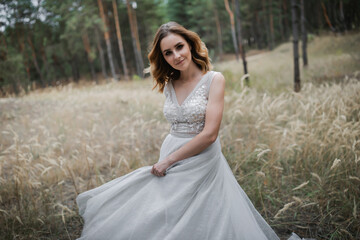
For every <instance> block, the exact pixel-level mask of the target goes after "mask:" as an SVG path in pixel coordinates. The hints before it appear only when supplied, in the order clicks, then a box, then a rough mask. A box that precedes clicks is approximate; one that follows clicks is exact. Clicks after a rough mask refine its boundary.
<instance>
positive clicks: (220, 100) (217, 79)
mask: <svg viewBox="0 0 360 240" xmlns="http://www.w3.org/2000/svg"><path fill="white" fill-rule="evenodd" d="M224 89H225V78H224V76H223V75H222V74H216V75H215V76H214V79H213V81H212V84H211V86H210V91H209V100H208V104H207V107H206V113H205V126H204V129H203V130H202V131H201V132H200V133H199V134H198V135H196V136H195V137H194V138H193V139H191V140H190V141H189V142H188V143H186V144H185V145H184V146H182V147H181V148H179V149H178V150H176V151H175V152H173V153H171V154H170V155H169V156H167V157H166V159H164V160H163V161H161V162H158V163H156V164H155V165H154V166H153V169H152V171H151V172H152V173H153V174H155V175H157V176H164V173H165V171H166V169H167V168H168V167H169V166H171V165H172V164H174V163H176V162H178V161H180V160H183V159H186V158H189V157H192V156H194V155H196V154H198V153H200V152H202V151H203V150H205V149H206V148H207V147H208V146H210V145H211V144H212V143H213V142H214V141H215V140H216V138H217V136H218V133H219V128H220V124H221V119H222V114H223V109H224Z"/></svg>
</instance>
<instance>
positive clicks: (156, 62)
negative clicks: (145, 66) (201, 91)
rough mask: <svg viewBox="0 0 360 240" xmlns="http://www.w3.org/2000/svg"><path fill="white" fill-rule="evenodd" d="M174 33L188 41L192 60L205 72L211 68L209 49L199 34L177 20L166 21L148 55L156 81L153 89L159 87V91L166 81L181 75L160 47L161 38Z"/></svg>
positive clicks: (157, 33) (156, 35)
mask: <svg viewBox="0 0 360 240" xmlns="http://www.w3.org/2000/svg"><path fill="white" fill-rule="evenodd" d="M172 33H173V34H178V35H180V36H182V37H183V38H184V39H185V40H186V41H187V43H188V44H189V46H190V49H191V55H192V60H193V61H194V63H195V64H196V65H197V66H198V67H199V68H200V69H201V71H202V72H203V73H206V72H207V71H209V70H210V69H211V63H210V58H209V54H208V50H207V48H206V46H205V44H204V43H203V42H202V41H201V39H200V37H199V35H198V34H197V33H195V32H193V31H190V30H187V29H186V28H184V27H183V26H181V25H180V24H178V23H176V22H168V23H165V24H163V25H161V26H160V27H159V29H158V30H157V32H156V34H155V37H154V41H153V43H152V45H151V50H150V53H149V55H148V59H149V61H150V72H151V75H152V76H153V78H154V81H155V86H154V87H153V89H155V88H156V87H158V90H159V92H163V91H164V87H165V84H166V82H168V81H171V80H177V79H179V77H180V71H179V70H176V69H174V68H173V67H171V66H170V65H169V64H168V63H167V62H166V60H165V59H164V56H163V55H162V52H161V48H160V42H161V40H162V39H163V38H165V37H166V36H168V35H169V34H172Z"/></svg>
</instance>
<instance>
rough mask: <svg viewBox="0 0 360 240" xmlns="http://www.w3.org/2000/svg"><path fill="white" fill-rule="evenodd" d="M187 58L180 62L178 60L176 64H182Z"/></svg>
mask: <svg viewBox="0 0 360 240" xmlns="http://www.w3.org/2000/svg"><path fill="white" fill-rule="evenodd" d="M184 60H185V59H183V60H181V61H180V62H177V63H176V65H180V64H182V63H183V62H184Z"/></svg>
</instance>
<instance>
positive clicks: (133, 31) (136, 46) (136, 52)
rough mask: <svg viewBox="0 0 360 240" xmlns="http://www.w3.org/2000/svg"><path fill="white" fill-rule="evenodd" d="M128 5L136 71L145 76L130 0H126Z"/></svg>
mask: <svg viewBox="0 0 360 240" xmlns="http://www.w3.org/2000/svg"><path fill="white" fill-rule="evenodd" d="M126 6H127V12H128V17H129V24H130V30H131V39H132V44H133V48H134V55H135V63H136V72H137V74H138V76H140V77H143V75H144V73H143V69H144V62H143V60H142V57H141V49H140V42H139V37H138V34H137V27H136V23H135V21H134V16H133V13H132V9H131V8H132V7H131V6H130V1H129V0H126Z"/></svg>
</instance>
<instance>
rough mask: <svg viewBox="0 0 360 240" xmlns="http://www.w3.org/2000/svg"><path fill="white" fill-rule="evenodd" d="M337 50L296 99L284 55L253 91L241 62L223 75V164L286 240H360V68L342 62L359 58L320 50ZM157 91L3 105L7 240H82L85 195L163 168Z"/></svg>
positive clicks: (133, 89)
mask: <svg viewBox="0 0 360 240" xmlns="http://www.w3.org/2000/svg"><path fill="white" fill-rule="evenodd" d="M355 37H358V35H355ZM341 39H342V38H341ZM351 39H353V38H351ZM339 41H340V43H339V44H338V45H339V46H341V47H342V48H345V47H343V46H344V44H343V43H341V41H342V40H339ZM321 42H323V44H321ZM328 42H330V43H331V41H329V40H328V38H323V39H315V40H314V41H313V42H312V43H310V46H309V48H310V49H311V48H313V51H312V52H310V54H311V55H310V57H311V58H310V63H311V59H317V60H318V63H317V64H318V65H317V66H323V67H319V68H318V69H317V71H315V69H312V67H311V66H312V65H310V66H309V67H308V69H304V70H303V72H306V73H307V74H308V75H305V76H307V77H308V79H306V81H305V82H306V83H305V84H304V86H303V89H302V91H301V93H298V94H295V93H293V92H292V91H291V88H292V81H291V80H289V79H292V78H291V77H289V76H288V75H291V74H290V73H291V71H289V69H286V68H285V67H284V65H285V64H286V60H281V59H282V57H285V55H281V54H282V51H283V50H282V49H283V48H287V45H286V44H285V45H282V46H280V47H279V48H278V49H277V50H275V51H274V52H271V53H267V54H265V55H262V56H261V57H259V56H258V57H257V58H255V59H253V60H252V61H253V63H252V65H255V66H258V68H257V69H255V68H254V69H252V72H253V75H256V74H258V76H257V77H256V78H255V77H252V79H251V81H252V88H251V89H249V88H245V89H244V88H242V87H241V84H240V83H239V79H240V77H241V73H240V72H237V71H238V70H237V69H233V68H232V66H237V67H238V65H236V63H235V62H229V63H227V64H225V65H221V64H218V65H217V69H220V70H222V71H224V72H225V75H227V90H226V107H225V112H224V119H223V122H222V127H221V133H220V135H221V142H222V146H223V152H224V154H225V156H226V157H227V160H228V162H229V164H230V165H231V167H232V169H233V172H234V174H235V177H236V178H237V180H238V181H239V183H240V184H241V186H242V187H243V188H244V189H245V191H246V192H247V194H248V195H249V197H250V198H251V199H252V200H253V202H254V204H255V206H256V207H257V209H258V210H259V211H260V212H261V213H262V215H263V216H264V217H265V218H266V219H267V220H268V221H269V223H270V224H271V225H272V226H273V227H274V228H275V229H276V230H277V232H278V233H279V234H280V235H282V236H285V235H287V234H289V233H290V232H291V231H295V232H297V233H299V234H300V235H302V236H304V237H316V238H317V239H357V238H359V237H360V229H359V226H360V221H359V218H360V215H359V212H360V208H359V205H360V203H359V200H360V189H359V185H360V170H359V164H360V160H359V159H360V126H359V118H360V94H359V92H360V82H359V79H360V73H359V72H356V69H357V70H360V67H359V65H356V63H354V65H351V66H349V65H348V64H349V62H348V61H340V60H341V59H342V60H344V59H348V58H349V57H350V58H351V56H349V53H348V52H346V51H342V53H341V54H338V55H336V56H335V55H334V53H333V52H329V53H328V54H326V53H323V54H320V52H321V51H320V50H319V51H318V50H316V49H317V48H319V46H323V45H324V44H329V43H328ZM332 51H334V50H332ZM335 52H336V51H335ZM271 56H273V58H271ZM281 56H282V57H281ZM274 58H276V59H279V61H280V63H281V64H275V63H274V61H271V60H272V59H274ZM329 59H335V60H334V61H332V60H329ZM313 64H314V65H316V63H315V61H314V63H313ZM341 64H342V65H341ZM260 66H264V68H265V69H263V68H261V67H260ZM265 66H267V67H265ZM341 66H343V67H341ZM328 69H338V71H339V72H340V73H339V74H338V75H336V74H335V72H333V73H331V72H330V73H331V74H329V73H328V72H327V71H328ZM279 74H280V75H281V74H283V75H281V76H280V75H279ZM326 74H328V75H326ZM262 76H267V77H266V78H265V77H264V78H262ZM305 76H304V77H305ZM317 76H319V78H317ZM323 76H326V78H325V77H324V79H322V78H321V77H323ZM340 77H341V79H340ZM311 78H313V80H311ZM319 79H321V81H319ZM329 80H330V81H329ZM333 80H334V81H333ZM340 80H341V81H340ZM261 81H262V82H263V84H261ZM271 81H274V82H275V83H272V82H271ZM287 81H288V82H287ZM320 82H321V83H320ZM266 86H268V87H266ZM150 89H151V82H150V80H146V81H133V82H121V83H110V84H106V85H100V86H86V87H81V88H78V87H76V86H74V85H67V86H65V87H60V88H49V89H45V90H44V91H41V92H32V93H30V94H29V95H27V96H24V97H22V98H8V99H1V100H0V194H1V195H0V196H1V197H0V226H1V227H0V238H2V239H14V238H16V239H74V238H76V237H78V236H79V234H80V231H81V226H82V220H81V218H80V217H79V216H78V214H77V208H76V204H75V197H76V195H77V194H78V193H79V192H82V191H85V190H87V189H91V188H93V187H95V186H98V185H100V184H102V183H105V182H107V181H109V180H111V179H113V178H116V177H118V176H121V175H123V174H126V173H128V172H130V171H133V170H134V169H136V168H138V167H140V166H144V165H150V164H153V163H155V162H156V161H157V159H158V153H159V148H160V145H161V143H162V140H163V139H164V137H165V135H166V134H167V132H168V128H169V126H168V125H167V123H166V121H165V119H164V117H163V114H162V104H163V101H164V97H163V96H162V95H161V94H157V93H155V92H152V91H150Z"/></svg>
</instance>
